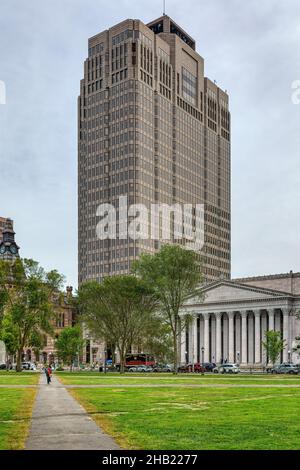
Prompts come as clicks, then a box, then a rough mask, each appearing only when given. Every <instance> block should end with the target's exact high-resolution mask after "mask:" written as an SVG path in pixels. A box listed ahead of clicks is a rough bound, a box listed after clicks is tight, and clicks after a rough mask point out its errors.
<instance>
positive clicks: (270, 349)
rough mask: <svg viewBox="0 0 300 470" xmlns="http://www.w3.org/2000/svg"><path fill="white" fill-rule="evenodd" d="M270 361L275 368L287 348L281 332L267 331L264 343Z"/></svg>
mask: <svg viewBox="0 0 300 470" xmlns="http://www.w3.org/2000/svg"><path fill="white" fill-rule="evenodd" d="M262 345H263V347H264V349H265V351H266V354H267V357H268V358H269V361H270V362H271V364H272V365H273V367H274V364H275V363H276V361H277V359H278V357H279V355H280V354H281V353H282V351H283V350H284V349H285V348H286V341H285V340H283V339H282V338H281V333H280V331H267V332H266V333H265V341H264V342H263V343H262Z"/></svg>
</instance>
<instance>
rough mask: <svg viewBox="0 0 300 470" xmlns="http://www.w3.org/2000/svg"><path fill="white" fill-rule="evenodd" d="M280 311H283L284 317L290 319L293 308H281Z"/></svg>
mask: <svg viewBox="0 0 300 470" xmlns="http://www.w3.org/2000/svg"><path fill="white" fill-rule="evenodd" d="M280 310H281V311H282V315H283V316H284V317H288V316H289V315H290V312H291V308H288V307H285V308H281V309H280Z"/></svg>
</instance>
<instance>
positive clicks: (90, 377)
mask: <svg viewBox="0 0 300 470" xmlns="http://www.w3.org/2000/svg"><path fill="white" fill-rule="evenodd" d="M56 375H57V376H58V377H59V378H60V380H61V381H62V382H63V383H64V384H65V385H110V384H122V385H130V384H131V385H133V384H135V385H142V384H147V385H149V384H164V385H166V384H181V385H183V384H187V385H197V384H199V385H200V384H214V383H215V384H241V385H247V384H253V385H268V384H273V385H276V384H278V385H288V384H293V385H297V384H298V385H300V376H287V375H285V376H284V375H271V376H267V375H264V376H261V375H257V376H255V375H238V376H234V377H233V376H228V375H205V376H201V375H198V374H197V375H192V374H182V375H178V376H176V377H174V376H173V375H172V374H132V375H131V374H126V375H120V374H107V375H104V374H100V373H89V372H87V373H86V372H81V373H74V372H73V373H68V372H59V373H56Z"/></svg>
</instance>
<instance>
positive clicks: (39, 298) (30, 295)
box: [0, 259, 64, 372]
mask: <svg viewBox="0 0 300 470" xmlns="http://www.w3.org/2000/svg"><path fill="white" fill-rule="evenodd" d="M63 281H64V279H63V277H62V276H61V275H60V274H59V273H58V272H57V271H50V272H46V271H45V270H44V269H43V268H42V267H41V266H40V265H39V264H38V263H37V262H36V261H33V260H29V259H24V260H21V259H18V260H16V261H15V262H14V263H10V262H7V261H0V302H1V303H0V313H1V316H2V322H3V320H4V319H5V318H7V315H8V318H9V319H10V320H9V321H10V322H11V324H12V325H13V328H11V333H12V334H13V335H14V338H15V341H16V344H17V367H16V369H17V371H18V372H20V371H21V361H22V354H23V350H24V348H25V347H30V346H32V347H35V346H36V345H37V344H40V343H41V341H42V338H43V337H44V335H45V334H53V329H52V319H53V318H54V315H55V312H54V301H55V300H58V298H59V296H60V289H61V287H62V285H63ZM31 341H33V342H34V343H35V344H31Z"/></svg>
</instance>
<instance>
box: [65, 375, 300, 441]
mask: <svg viewBox="0 0 300 470" xmlns="http://www.w3.org/2000/svg"><path fill="white" fill-rule="evenodd" d="M63 380H64V381H66V380H67V379H66V376H64V379H63ZM91 380H93V379H92V378H91ZM104 380H105V381H107V380H110V383H111V385H112V386H111V388H105V389H101V388H99V389H84V388H83V389H72V390H70V392H71V393H72V395H73V396H75V397H76V398H77V399H78V400H79V401H80V402H81V403H82V405H83V406H84V407H85V408H86V409H87V411H88V412H89V413H91V416H92V417H93V418H94V419H95V420H96V421H97V422H98V423H99V424H100V425H101V426H102V427H103V429H104V430H105V431H106V432H107V433H109V434H111V435H112V436H113V437H115V439H116V440H117V442H118V443H119V444H120V445H121V446H122V447H123V448H128V449H147V450H150V449H157V450H160V449H161V450H166V449H170V450H172V449H174V450H175V449H177V450H198V449H253V450H257V449H260V450H268V449H270V450H271V449H272V450H275V449H285V450H287V449H299V448H300V419H299V416H300V389H297V388H294V389H293V388H289V387H285V388H284V387H282V388H271V387H270V388H255V389H253V388H252V389H251V388H247V387H246V388H226V387H224V388H215V389H214V388H202V389H201V388H182V387H178V388H177V389H176V388H159V387H157V388H153V387H152V388H151V387H150V388H142V387H138V385H137V386H136V387H134V388H121V387H119V388H114V383H115V384H120V381H121V380H120V379H119V378H117V377H111V378H110V379H104ZM123 380H124V381H126V382H127V380H129V381H130V378H129V379H123ZM136 380H139V383H148V384H151V383H153V382H154V379H149V378H147V377H146V378H144V379H135V378H132V379H131V383H135V382H136ZM165 380H166V378H162V379H161V380H160V381H161V382H164V381H165ZM168 380H169V381H170V382H171V381H172V380H173V384H176V383H177V381H179V382H180V383H181V382H182V381H183V380H186V381H190V380H194V379H193V378H190V377H187V378H179V379H177V378H174V379H173V378H172V377H170V378H169V379H168ZM198 380H199V379H198ZM200 380H201V381H202V380H203V379H200ZM208 380H209V381H210V383H214V382H215V381H217V382H219V381H220V380H223V379H222V378H217V379H216V378H212V379H208ZM208 380H207V381H208ZM224 380H226V382H227V381H228V380H229V381H231V383H237V380H236V378H235V377H234V378H232V379H230V378H226V379H224ZM243 380H245V378H243ZM246 380H247V379H246ZM267 380H268V379H267ZM267 380H265V381H264V383H272V382H273V381H275V383H278V382H277V381H276V379H273V378H270V379H269V381H267ZM280 381H284V383H294V382H295V381H294V380H293V379H290V378H287V379H286V378H282V377H281V379H280ZM101 382H102V381H101ZM157 382H158V383H159V379H156V380H155V383H157ZM179 382H178V383H179ZM122 383H123V382H122ZM224 383H225V382H224Z"/></svg>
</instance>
